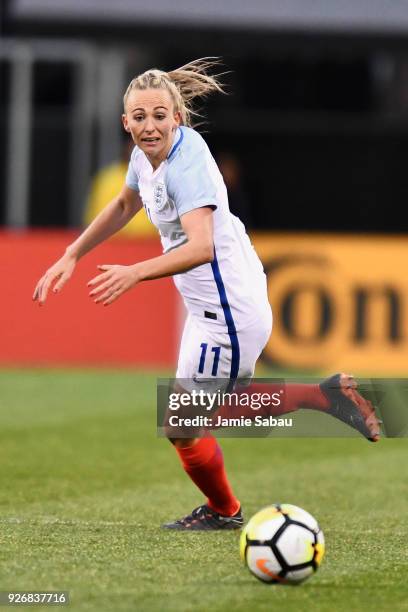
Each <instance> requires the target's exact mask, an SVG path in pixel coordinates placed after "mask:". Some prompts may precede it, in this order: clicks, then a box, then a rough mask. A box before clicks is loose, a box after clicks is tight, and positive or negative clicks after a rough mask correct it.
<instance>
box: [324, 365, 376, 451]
mask: <svg viewBox="0 0 408 612" xmlns="http://www.w3.org/2000/svg"><path fill="white" fill-rule="evenodd" d="M319 386H320V389H321V390H322V392H323V393H324V395H325V396H326V397H327V399H328V400H329V402H330V407H329V408H328V410H326V412H327V413H328V414H331V415H332V416H334V417H335V418H336V419H339V420H340V421H343V423H347V425H350V427H353V428H354V429H357V431H359V432H360V433H361V434H362V435H363V436H364V437H365V438H367V440H370V441H371V442H377V441H378V440H379V439H380V422H381V421H379V420H378V419H377V416H376V414H375V410H374V407H373V405H372V403H371V402H370V401H369V400H366V399H365V398H364V397H363V396H362V395H360V393H358V392H357V391H356V389H357V382H356V380H355V379H354V378H353V376H350V375H348V374H335V375H334V376H331V377H330V378H326V380H324V381H323V382H322V383H320V385H319Z"/></svg>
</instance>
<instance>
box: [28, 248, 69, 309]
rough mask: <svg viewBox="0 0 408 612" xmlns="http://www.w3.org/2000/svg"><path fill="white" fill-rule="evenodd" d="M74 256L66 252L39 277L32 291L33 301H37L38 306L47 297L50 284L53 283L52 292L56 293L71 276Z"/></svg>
mask: <svg viewBox="0 0 408 612" xmlns="http://www.w3.org/2000/svg"><path fill="white" fill-rule="evenodd" d="M76 262H77V260H76V258H75V257H73V256H72V255H68V254H67V253H66V254H65V255H63V257H61V259H59V260H58V261H56V262H55V264H54V265H53V266H51V268H48V270H47V271H46V273H45V274H44V276H42V277H41V278H40V280H39V281H38V283H37V286H36V288H35V290H34V293H33V300H34V302H36V301H37V302H38V304H39V305H40V306H42V305H43V304H44V302H45V300H46V299H47V295H48V291H49V289H50V287H51V285H52V284H53V283H54V282H55V281H57V282H56V283H55V285H54V286H53V289H52V291H53V293H58V292H59V291H61V289H62V287H63V286H64V285H65V283H66V282H67V280H69V279H70V278H71V276H72V273H73V271H74V268H75V265H76Z"/></svg>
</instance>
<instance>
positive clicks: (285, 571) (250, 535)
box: [240, 504, 324, 584]
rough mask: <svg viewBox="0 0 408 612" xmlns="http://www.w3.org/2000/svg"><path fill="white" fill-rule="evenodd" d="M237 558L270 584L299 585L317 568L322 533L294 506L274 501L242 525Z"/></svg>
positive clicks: (322, 552) (309, 516)
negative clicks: (243, 526)
mask: <svg viewBox="0 0 408 612" xmlns="http://www.w3.org/2000/svg"><path fill="white" fill-rule="evenodd" d="M240 551H241V558H242V560H243V561H244V562H245V563H246V565H247V567H248V569H249V571H250V572H251V573H252V574H253V575H254V576H256V577H257V578H259V579H260V580H262V581H263V582H267V583H270V584H299V583H300V582H303V581H304V580H306V579H307V578H309V577H310V576H312V574H314V573H315V572H316V570H317V569H318V568H319V566H320V564H321V562H322V559H323V555H324V536H323V532H322V530H321V529H320V527H319V525H318V523H317V521H316V519H315V518H314V517H313V516H312V515H311V514H309V513H308V512H306V511H305V510H303V509H302V508H298V506H293V505H292V504H274V505H272V506H267V507H266V508H263V510H260V511H259V512H257V513H256V514H255V515H254V516H253V517H252V518H251V520H250V521H249V523H248V524H247V525H246V526H245V528H244V529H243V531H242V534H241V542H240Z"/></svg>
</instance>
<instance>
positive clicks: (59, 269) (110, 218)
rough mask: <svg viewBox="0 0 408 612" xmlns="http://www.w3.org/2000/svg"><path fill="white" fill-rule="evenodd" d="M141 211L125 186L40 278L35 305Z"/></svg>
mask: <svg viewBox="0 0 408 612" xmlns="http://www.w3.org/2000/svg"><path fill="white" fill-rule="evenodd" d="M141 207H142V200H141V198H140V196H139V194H138V193H137V192H136V191H133V190H132V189H130V188H129V187H127V185H124V187H123V189H122V191H121V192H120V194H119V195H118V196H117V197H116V198H114V199H113V200H112V201H111V202H110V203H109V204H108V205H107V206H106V207H105V208H104V209H103V210H102V211H101V212H100V213H99V215H98V216H97V217H96V218H95V219H94V221H93V222H92V223H91V224H90V225H89V226H88V227H87V228H86V230H85V231H83V232H82V234H81V235H80V236H79V237H78V238H77V239H76V240H75V242H73V243H72V244H70V245H69V246H68V247H67V249H66V251H65V254H64V255H63V256H62V257H61V258H60V259H59V260H58V261H57V262H55V263H54V264H53V265H52V266H51V267H50V268H49V269H48V270H47V271H46V273H45V274H44V276H42V278H40V280H39V281H38V283H37V286H36V288H35V290H34V294H33V300H34V301H38V303H39V304H40V306H41V305H42V304H44V302H45V300H46V299H47V294H48V291H49V289H50V287H51V285H52V283H54V282H55V281H57V282H56V283H55V285H54V288H53V292H54V293H57V292H58V291H60V290H61V289H62V287H63V286H64V285H65V283H66V282H67V280H69V279H70V278H71V276H72V273H73V271H74V268H75V265H76V263H77V261H78V260H79V259H80V258H81V257H82V256H83V255H85V254H86V253H88V252H89V251H91V250H92V249H93V248H94V247H96V246H97V245H98V244H100V243H101V242H103V241H104V240H106V239H107V238H109V237H110V236H112V235H113V234H115V233H116V232H117V231H119V230H120V229H121V228H122V227H124V226H125V225H126V224H127V223H128V222H129V221H130V219H132V217H134V215H135V214H136V213H137V212H138V211H139V210H140V209H141Z"/></svg>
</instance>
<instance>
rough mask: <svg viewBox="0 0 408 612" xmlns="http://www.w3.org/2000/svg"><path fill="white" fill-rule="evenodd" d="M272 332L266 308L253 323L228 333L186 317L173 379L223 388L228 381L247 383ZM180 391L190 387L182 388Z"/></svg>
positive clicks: (269, 313)
mask: <svg viewBox="0 0 408 612" xmlns="http://www.w3.org/2000/svg"><path fill="white" fill-rule="evenodd" d="M271 331H272V312H271V311H270V309H269V310H268V311H267V312H266V313H265V315H264V316H262V317H260V318H259V320H258V322H257V324H256V325H254V326H252V327H249V328H245V329H243V330H242V331H238V332H236V333H235V334H233V333H231V334H229V333H228V332H227V331H225V332H224V331H223V332H219V331H217V329H215V326H213V327H210V326H206V325H205V324H201V322H200V323H198V322H197V320H196V319H193V317H191V316H190V315H189V316H188V317H187V320H186V323H185V326H184V331H183V335H182V338H181V345H180V353H179V359H178V365H177V374H176V377H177V379H190V380H192V381H199V380H200V379H201V380H206V381H210V380H212V379H214V381H215V379H217V381H218V382H219V381H220V380H222V382H223V383H224V380H225V385H223V386H227V385H228V384H229V383H230V382H231V381H232V382H235V381H238V382H239V383H240V384H248V382H249V381H250V379H251V378H252V377H253V375H254V371H255V365H256V362H257V360H258V358H259V356H260V354H261V352H262V351H263V349H264V347H265V345H266V343H267V342H268V340H269V337H270V335H271ZM182 386H183V387H184V388H186V387H187V386H190V385H184V384H183V385H182Z"/></svg>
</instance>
